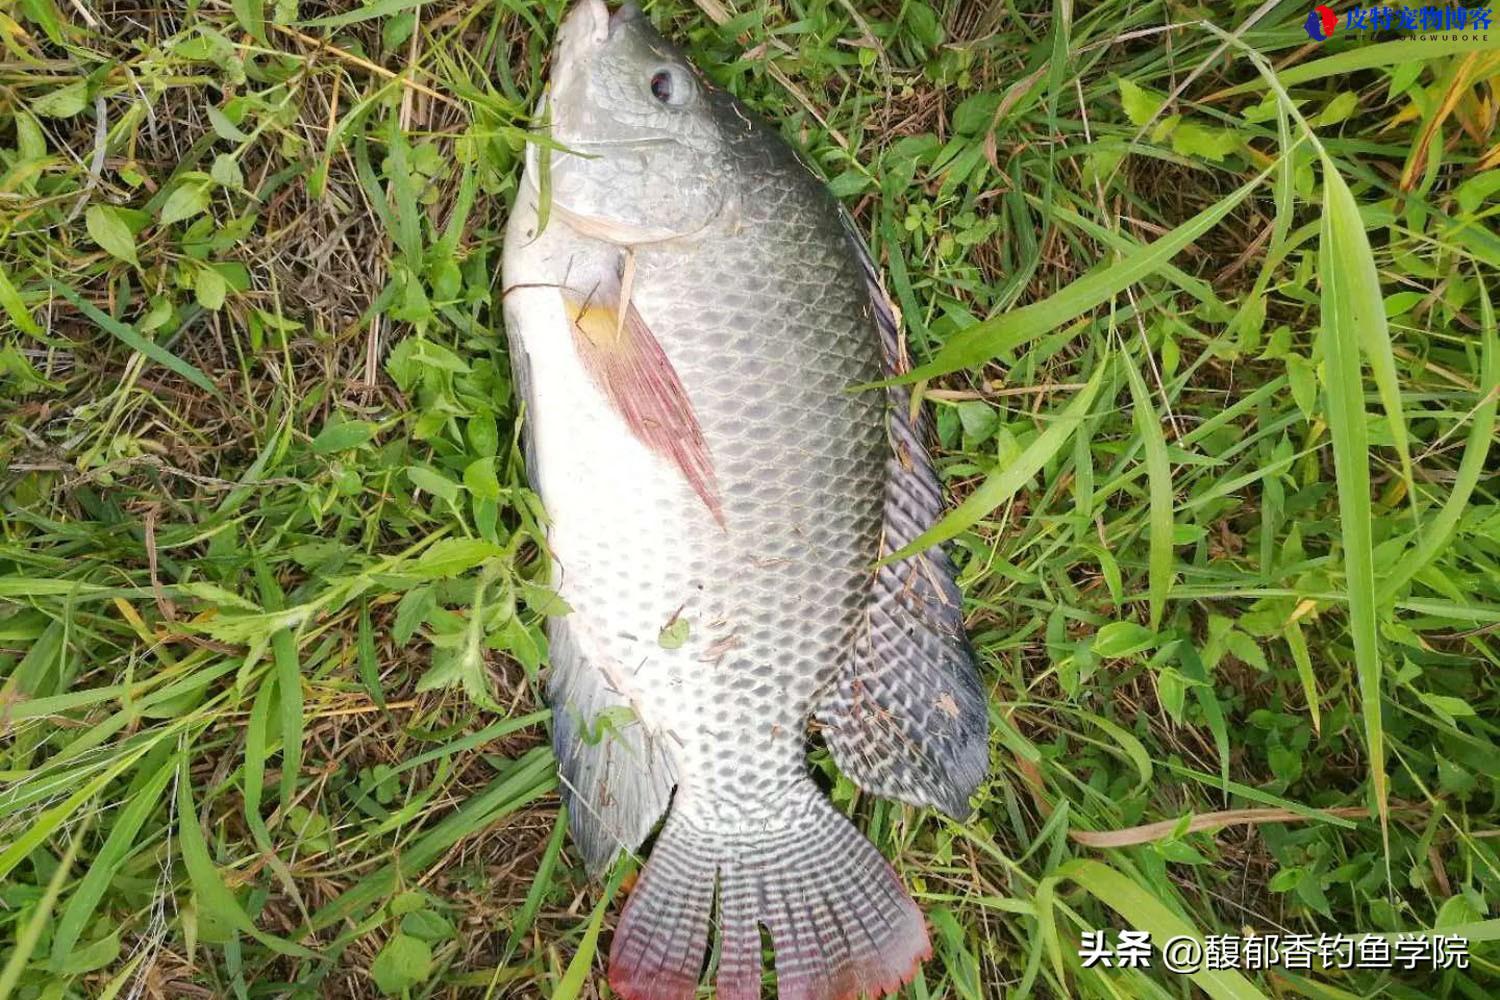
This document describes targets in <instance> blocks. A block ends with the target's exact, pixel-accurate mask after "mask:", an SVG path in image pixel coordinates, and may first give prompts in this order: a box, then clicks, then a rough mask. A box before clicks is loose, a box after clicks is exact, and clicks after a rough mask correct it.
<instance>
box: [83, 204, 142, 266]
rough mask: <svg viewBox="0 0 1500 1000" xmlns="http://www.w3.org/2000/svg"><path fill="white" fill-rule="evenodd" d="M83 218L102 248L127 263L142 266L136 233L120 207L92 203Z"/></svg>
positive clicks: (95, 240)
mask: <svg viewBox="0 0 1500 1000" xmlns="http://www.w3.org/2000/svg"><path fill="white" fill-rule="evenodd" d="M83 219H84V224H85V225H86V226H87V227H88V231H89V235H90V236H92V237H93V239H94V242H95V243H97V244H99V246H100V248H101V249H102V250H104V251H105V252H106V253H108V254H109V255H110V256H111V257H117V258H119V259H120V260H123V261H124V262H125V263H127V264H131V265H133V266H135V267H140V266H141V262H140V259H139V258H138V257H137V256H136V253H135V233H133V232H131V231H130V226H129V224H128V223H126V221H125V220H124V218H122V217H121V215H120V212H119V210H118V209H116V208H115V207H114V206H112V205H90V206H89V210H88V211H87V212H85V213H84V214H83Z"/></svg>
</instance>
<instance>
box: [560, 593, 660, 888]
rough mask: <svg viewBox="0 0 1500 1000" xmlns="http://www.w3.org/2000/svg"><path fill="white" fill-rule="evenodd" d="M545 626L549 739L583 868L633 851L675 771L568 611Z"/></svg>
mask: <svg viewBox="0 0 1500 1000" xmlns="http://www.w3.org/2000/svg"><path fill="white" fill-rule="evenodd" d="M548 634H549V640H550V646H551V654H550V659H551V662H552V675H551V678H550V680H549V681H548V685H547V701H548V703H549V704H550V705H551V706H552V747H553V751H554V753H555V754H556V756H557V764H558V773H559V775H560V776H561V779H562V785H563V788H562V798H563V802H565V803H566V804H567V807H568V829H569V831H570V832H571V833H572V835H573V841H574V843H575V844H577V846H578V849H579V851H580V852H581V853H582V855H583V859H584V863H585V865H586V866H587V868H588V870H589V873H590V874H593V875H598V874H599V873H600V872H602V871H604V870H605V869H607V868H608V867H609V866H610V864H611V863H612V862H613V861H614V859H615V857H616V855H617V854H618V853H619V852H620V851H621V850H622V849H623V850H627V851H633V850H635V849H636V848H637V847H639V846H640V844H641V841H643V840H645V839H646V835H647V834H649V833H650V832H651V828H652V827H654V826H655V825H656V821H657V820H658V819H660V818H661V814H662V813H663V812H665V811H666V808H667V803H668V802H669V801H670V800H671V796H672V788H673V786H674V785H675V784H676V780H677V779H676V775H675V773H674V772H673V769H672V762H671V759H670V757H668V755H667V754H666V753H665V751H664V749H663V747H662V746H661V744H660V742H659V737H657V736H656V735H655V734H653V733H652V732H651V731H650V730H649V729H648V728H647V727H646V725H645V724H644V723H643V722H641V720H640V719H639V718H637V717H636V716H635V713H634V711H633V710H632V709H631V707H630V703H629V701H628V700H627V699H626V698H625V697H624V696H623V695H622V694H620V693H619V692H618V691H615V690H614V689H613V688H612V687H611V686H610V683H609V680H608V677H607V676H606V675H605V673H604V672H603V671H602V670H601V669H600V664H599V662H598V657H597V656H595V657H590V655H589V654H588V653H587V651H586V650H585V649H584V648H583V646H584V645H585V643H584V642H582V641H581V638H582V637H581V636H579V635H578V634H577V633H576V631H575V630H574V628H573V627H572V626H571V625H570V623H569V622H568V619H567V618H566V617H562V618H553V619H552V620H551V621H550V622H549V626H548Z"/></svg>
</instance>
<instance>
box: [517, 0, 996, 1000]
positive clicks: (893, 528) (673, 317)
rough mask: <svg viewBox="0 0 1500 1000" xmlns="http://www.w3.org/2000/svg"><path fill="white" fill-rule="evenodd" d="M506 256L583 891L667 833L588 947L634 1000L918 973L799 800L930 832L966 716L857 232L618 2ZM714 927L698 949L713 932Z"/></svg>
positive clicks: (880, 910)
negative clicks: (889, 801) (765, 964)
mask: <svg viewBox="0 0 1500 1000" xmlns="http://www.w3.org/2000/svg"><path fill="white" fill-rule="evenodd" d="M539 121H543V122H546V123H548V124H549V128H548V130H547V133H546V138H545V140H544V141H541V142H538V143H534V144H532V145H531V146H529V147H528V148H529V150H530V155H529V160H528V163H527V168H526V172H525V178H524V180H523V181H522V183H521V187H520V192H519V194H518V196H517V199H516V204H515V208H514V212H513V214H512V215H511V218H510V221H509V225H508V229H507V231H506V235H505V255H504V259H505V263H504V289H503V294H504V309H505V323H506V327H507V332H508V336H509V338H510V344H511V352H512V359H513V365H514V369H515V373H516V378H517V383H518V385H519V387H520V392H521V393H522V395H523V397H524V400H525V403H526V414H525V417H524V424H523V426H524V428H525V431H526V441H525V447H526V451H527V462H528V467H529V474H530V476H531V478H532V482H533V485H534V487H535V488H536V490H537V492H538V493H539V495H540V496H541V498H542V502H543V504H544V506H545V507H546V510H547V515H548V536H547V537H548V546H549V548H550V550H551V556H552V566H553V584H554V586H555V587H556V589H557V591H558V593H559V594H560V595H561V596H562V598H563V599H564V600H565V601H566V602H567V604H568V606H569V607H570V609H571V610H570V612H569V613H568V614H566V615H563V616H560V617H557V618H554V619H552V620H551V621H550V623H549V638H550V648H551V654H550V659H551V674H550V679H549V686H548V695H549V699H550V702H551V704H552V708H553V726H554V741H555V747H556V752H557V759H558V763H559V767H560V770H561V776H562V784H563V787H564V789H565V791H564V799H565V801H566V803H567V806H568V818H569V822H570V824H571V832H572V835H573V839H574V841H575V842H576V844H577V846H578V848H579V850H580V851H581V853H582V856H583V858H584V859H585V861H586V862H587V864H588V866H589V868H590V869H591V870H592V871H593V872H594V873H596V874H597V873H599V872H601V871H602V870H603V869H605V868H606V867H608V866H609V865H610V864H611V862H612V861H613V860H614V859H615V858H616V856H617V855H618V854H619V852H620V851H622V850H626V851H632V850H635V849H636V848H638V847H640V845H641V844H642V842H643V841H644V840H645V838H646V837H647V836H648V835H649V834H650V833H651V831H652V830H653V829H654V828H655V826H656V824H657V822H658V821H659V820H660V819H661V817H662V815H663V814H664V813H665V814H666V821H665V823H664V825H663V826H662V828H661V831H660V833H659V835H658V836H657V838H656V842H655V845H654V847H653V848H652V850H651V853H650V858H649V861H648V863H647V864H646V867H645V870H644V873H643V874H642V877H641V879H640V881H639V883H638V884H637V885H636V887H635V889H634V890H633V892H632V893H631V894H630V897H629V901H628V902H627V903H626V905H625V909H624V912H623V914H622V915H621V917H620V920H619V923H618V926H617V928H616V930H615V933H614V938H613V945H612V947H611V950H610V968H609V977H610V982H611V984H612V985H613V987H614V990H615V992H616V993H618V994H620V995H621V996H623V997H627V998H630V1000H678V998H689V997H692V996H694V995H695V994H696V991H697V988H698V982H699V979H700V976H701V975H702V974H703V971H704V968H703V967H704V964H705V956H706V955H707V953H708V945H709V934H710V926H711V925H716V926H717V929H718V935H719V943H720V946H719V949H718V962H717V969H716V970H715V971H714V973H713V974H714V976H715V980H716V984H717V992H718V996H719V997H721V998H724V1000H750V998H756V997H759V996H760V995H761V983H762V978H763V973H762V966H761V928H762V927H764V928H766V929H767V930H768V931H769V932H770V941H771V946H772V949H773V951H774V964H775V973H776V981H777V992H778V994H779V996H781V997H782V998H784V1000H826V998H846V997H855V996H858V995H860V994H884V993H888V992H892V991H894V990H896V989H898V988H899V986H900V985H901V984H902V983H903V982H905V981H907V980H908V979H909V978H910V977H911V976H912V975H913V974H914V972H915V970H916V967H917V965H918V963H920V962H921V961H922V960H923V959H924V958H926V957H927V956H928V954H929V953H930V947H929V944H928V939H927V931H926V925H925V923H924V921H923V919H922V916H921V913H920V912H919V910H918V909H917V907H916V905H915V903H914V902H913V901H912V899H911V897H910V896H909V895H908V894H907V892H906V890H905V889H904V888H903V887H902V885H901V883H900V881H899V880H898V878H897V877H896V875H895V873H894V872H893V871H892V869H891V867H890V866H889V865H888V864H887V863H886V861H885V859H884V858H882V857H881V855H880V853H879V852H878V851H877V850H876V849H875V847H874V846H873V845H872V844H871V843H870V842H869V841H868V840H866V839H865V838H864V837H863V836H862V835H861V834H860V833H859V832H858V831H857V830H856V829H855V828H854V827H853V826H852V825H851V824H850V823H849V821H848V820H847V819H845V818H844V816H842V815H841V814H840V813H839V812H837V811H836V810H835V809H834V808H833V807H832V806H831V805H830V803H829V802H828V800H827V799H826V798H825V797H824V795H823V793H822V792H821V791H820V790H819V788H818V786H817V785H816V784H815V783H814V782H813V780H812V777H811V776H810V774H809V772H808V768H807V763H806V746H807V740H808V738H809V732H810V731H811V732H813V733H815V734H816V735H817V736H819V737H820V738H821V739H822V740H823V741H824V742H825V743H826V745H827V746H828V747H829V749H830V750H831V752H832V754H833V757H834V759H835V760H836V761H837V763H838V765H839V767H840V768H841V769H842V770H843V771H844V772H845V773H846V774H848V775H849V777H850V778H851V779H853V780H854V781H855V782H856V783H857V784H858V785H860V786H861V787H862V788H865V789H867V790H869V791H871V792H874V793H876V794H879V795H883V796H888V797H891V798H895V799H899V800H901V801H903V802H908V803H913V804H915V805H919V806H933V807H937V808H939V809H942V810H944V811H946V812H948V813H950V814H952V815H955V816H961V815H964V814H966V813H967V812H968V799H969V796H970V795H971V793H972V792H973V791H974V789H975V787H976V786H977V784H978V783H979V782H980V781H981V780H982V779H983V777H984V775H985V772H986V770H987V767H988V749H987V736H988V719H987V715H986V709H985V699H984V696H983V694H982V692H981V690H980V686H979V682H978V679H977V676H976V674H975V669H974V662H973V654H972V651H971V649H970V646H969V644H968V642H967V640H966V639H965V637H964V632H963V623H962V618H961V614H960V598H959V594H958V591H957V588H956V587H955V586H954V582H953V575H954V571H953V566H952V565H951V564H950V562H949V561H948V558H947V556H946V555H945V554H944V553H943V552H942V551H941V550H940V549H936V548H935V549H932V550H929V551H927V552H925V553H922V554H920V555H917V556H915V557H912V558H908V559H905V560H904V561H900V562H897V563H893V564H889V565H885V566H884V567H882V568H880V569H878V570H877V569H876V568H875V567H876V565H877V564H878V563H879V561H880V558H881V556H882V555H884V554H888V553H890V552H893V551H895V550H896V549H898V548H899V547H901V546H903V545H905V544H906V543H907V542H909V541H911V540H912V539H914V538H916V537H917V535H918V534H920V533H921V532H922V531H923V530H924V529H926V528H927V527H928V526H930V525H931V524H932V522H933V521H934V520H935V519H936V518H937V517H938V515H939V513H940V510H941V505H942V497H941V494H940V492H939V487H938V483H937V479H936V477H935V475H934V473H933V468H932V464H931V462H930V460H929V458H928V455H927V453H926V451H925V450H924V447H923V443H922V438H923V428H922V426H921V424H920V422H919V421H917V420H915V419H914V417H913V414H912V412H911V408H910V406H909V401H908V397H907V395H906V394H905V393H904V392H903V391H901V390H894V389H883V390H882V389H876V390H869V389H866V390H863V391H855V389H854V387H855V386H858V385H860V384H862V383H871V382H878V381H880V380H881V379H883V378H885V377H887V376H889V375H892V374H894V373H896V372H898V371H899V370H901V369H900V361H899V355H900V340H899V334H898V331H897V323H896V320H895V317H894V315H893V310H892V309H891V307H890V305H889V303H888V301H887V299H886V297H885V296H884V294H883V293H882V292H881V289H880V282H879V279H878V276H877V274H876V271H875V268H874V266H873V264H872V263H871V259H870V256H869V254H868V252H867V251H866V250H865V248H864V244H863V242H862V241H861V240H860V238H859V236H858V235H857V233H856V230H855V229H854V228H853V226H852V224H851V222H850V220H849V219H848V218H847V216H845V215H844V214H843V212H842V211H841V209H840V208H839V206H838V204H837V203H836V202H835V201H834V199H833V198H832V197H831V196H830V195H829V193H828V192H827V190H826V189H825V188H824V186H823V185H822V183H821V182H820V181H819V180H818V179H817V178H816V177H815V176H814V175H813V174H812V173H811V171H810V170H809V169H808V168H807V167H806V166H805V165H804V164H803V163H802V162H801V161H800V160H799V159H798V157H797V155H796V154H795V153H793V152H792V150H791V149H790V148H789V147H788V146H787V145H786V144H785V143H784V142H783V141H782V139H781V138H780V136H779V135H778V133H777V132H776V130H775V129H774V128H772V127H770V126H768V125H767V124H765V123H764V122H762V121H761V120H760V119H758V118H757V117H756V116H755V115H753V114H752V113H751V112H749V111H748V110H746V109H745V108H744V107H742V106H741V105H740V104H739V102H737V101H736V100H735V99H734V98H733V97H731V96H729V95H728V94H726V93H724V92H723V91H722V90H720V89H718V88H716V87H714V86H713V85H711V84H710V83H709V82H708V81H707V80H706V79H705V78H704V77H703V75H702V74H700V73H699V72H698V71H697V70H695V69H694V67H693V66H692V65H690V64H689V62H688V61H687V59H686V58H685V57H684V56H683V55H682V53H681V52H679V51H678V50H677V49H676V48H674V47H673V46H672V45H670V44H669V43H667V42H666V41H665V40H663V38H662V37H661V36H660V35H659V34H658V33H657V32H656V31H655V30H654V29H653V28H652V26H651V25H650V23H649V22H648V21H647V19H646V18H645V17H644V16H643V15H642V14H641V13H640V12H639V11H638V10H636V9H635V8H634V7H629V6H627V7H625V8H622V9H620V10H617V11H615V12H614V13H611V12H610V11H609V10H608V9H607V8H606V7H605V6H604V4H603V3H601V2H599V0H582V2H580V3H578V4H577V5H576V6H575V7H574V8H573V9H572V10H571V11H570V12H569V14H568V16H567V18H566V19H565V21H564V23H563V25H562V27H561V30H560V35H559V39H558V43H557V49H556V52H555V55H554V62H553V65H552V71H551V78H550V83H549V86H548V90H547V93H546V95H545V96H544V97H543V100H542V106H541V107H540V108H539ZM715 917H716V920H715Z"/></svg>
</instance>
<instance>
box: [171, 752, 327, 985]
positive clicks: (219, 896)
mask: <svg viewBox="0 0 1500 1000" xmlns="http://www.w3.org/2000/svg"><path fill="white" fill-rule="evenodd" d="M177 768H178V771H177V832H178V847H179V849H180V850H181V852H182V864H183V867H184V868H186V869H187V873H188V879H189V880H190V881H191V882H192V885H193V893H194V895H195V896H196V897H197V899H198V905H199V906H200V907H201V908H202V909H203V910H204V911H205V912H207V913H208V914H209V915H211V917H212V918H213V919H215V920H217V921H218V922H220V923H222V924H223V925H224V926H225V927H231V928H233V929H234V930H237V931H239V932H240V933H242V934H248V935H250V936H251V937H253V938H255V940H257V941H259V942H260V943H261V944H263V945H265V946H266V947H267V948H270V949H271V950H272V951H274V952H277V953H279V954H282V955H295V956H299V957H301V958H312V957H313V953H312V952H310V951H308V950H307V949H306V948H304V947H302V946H301V945H298V944H293V943H292V942H290V941H283V940H282V939H281V938H278V937H275V936H274V935H271V934H267V933H265V932H264V931H262V930H261V929H260V928H258V927H256V926H255V923H254V922H253V921H252V920H251V919H250V917H249V915H248V914H246V913H245V911H244V909H243V908H241V906H240V903H239V900H237V899H235V898H234V894H233V893H231V892H230V891H229V888H228V887H227V886H226V885H225V884H224V880H223V879H222V878H220V876H219V870H218V868H216V867H215V866H214V863H213V860H212V858H210V856H209V853H208V842H207V841H206V840H205V839H204V837H203V827H202V826H200V825H199V822H198V811H197V807H196V806H194V804H193V792H192V783H193V777H192V772H191V771H190V770H189V769H188V757H187V755H186V754H179V755H178V763H177Z"/></svg>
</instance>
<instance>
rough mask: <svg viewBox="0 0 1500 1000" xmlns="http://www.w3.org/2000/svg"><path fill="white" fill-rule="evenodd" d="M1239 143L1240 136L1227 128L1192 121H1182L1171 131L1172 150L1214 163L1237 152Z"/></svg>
mask: <svg viewBox="0 0 1500 1000" xmlns="http://www.w3.org/2000/svg"><path fill="white" fill-rule="evenodd" d="M1240 145H1241V142H1240V137H1239V136H1237V135H1235V134H1234V133H1233V132H1231V131H1229V130H1228V129H1222V128H1209V127H1207V126H1205V125H1195V124H1194V123H1192V122H1184V123H1183V124H1181V125H1179V126H1177V128H1176V129H1175V130H1173V132H1172V152H1174V153H1177V154H1179V155H1181V156H1196V157H1198V158H1199V159H1204V160H1212V161H1213V162H1214V163H1220V162H1222V161H1223V159H1224V158H1225V157H1226V156H1230V155H1232V154H1234V153H1237V152H1239V149H1240Z"/></svg>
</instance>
